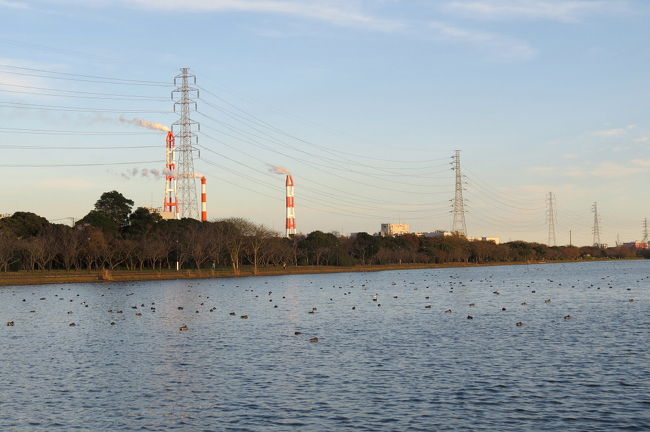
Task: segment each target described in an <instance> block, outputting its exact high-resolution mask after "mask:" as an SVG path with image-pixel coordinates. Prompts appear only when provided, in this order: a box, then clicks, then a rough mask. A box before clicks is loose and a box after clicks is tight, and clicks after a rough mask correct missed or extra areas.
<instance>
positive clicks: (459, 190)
mask: <svg viewBox="0 0 650 432" xmlns="http://www.w3.org/2000/svg"><path fill="white" fill-rule="evenodd" d="M452 159H453V162H452V170H454V171H456V193H455V195H454V202H453V214H454V221H453V224H452V228H451V231H452V232H454V233H456V234H459V235H462V236H467V226H466V225H465V200H464V199H463V174H462V173H461V170H460V150H456V152H455V153H454V156H452Z"/></svg>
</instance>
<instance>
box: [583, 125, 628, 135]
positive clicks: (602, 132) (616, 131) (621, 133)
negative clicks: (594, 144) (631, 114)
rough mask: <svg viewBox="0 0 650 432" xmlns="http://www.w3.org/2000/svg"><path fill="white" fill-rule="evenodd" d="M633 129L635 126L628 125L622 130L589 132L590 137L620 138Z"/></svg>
mask: <svg viewBox="0 0 650 432" xmlns="http://www.w3.org/2000/svg"><path fill="white" fill-rule="evenodd" d="M635 127H636V125H628V126H626V127H624V128H615V129H604V130H597V131H593V132H591V135H595V136H601V137H614V136H622V135H625V134H627V133H628V131H629V130H630V129H634V128H635Z"/></svg>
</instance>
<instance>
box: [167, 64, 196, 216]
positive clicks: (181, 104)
mask: <svg viewBox="0 0 650 432" xmlns="http://www.w3.org/2000/svg"><path fill="white" fill-rule="evenodd" d="M189 71H190V69H189V68H181V73H180V74H179V75H176V76H175V77H174V85H175V86H176V89H174V90H173V91H172V100H173V101H174V112H175V113H178V114H180V119H178V120H177V121H175V122H174V123H173V124H172V130H173V131H175V135H176V137H177V138H178V139H179V141H180V143H179V144H178V145H177V146H176V148H177V154H178V175H177V176H176V177H177V178H176V182H177V183H176V187H177V196H178V203H177V205H178V213H179V214H180V217H184V218H194V219H198V218H199V209H198V201H197V198H196V177H195V175H194V158H193V153H192V152H193V151H194V150H195V149H194V144H195V143H196V142H197V140H198V137H197V136H196V134H195V133H194V130H195V128H196V130H200V129H201V128H200V125H199V123H198V122H196V121H194V120H192V119H191V118H190V112H191V111H196V99H197V98H198V97H199V90H198V89H197V88H194V87H190V82H191V83H192V84H194V85H195V84H196V76H194V75H192V74H190V72H189Z"/></svg>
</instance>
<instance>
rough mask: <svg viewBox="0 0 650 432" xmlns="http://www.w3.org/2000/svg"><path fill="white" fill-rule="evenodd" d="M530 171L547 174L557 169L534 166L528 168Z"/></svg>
mask: <svg viewBox="0 0 650 432" xmlns="http://www.w3.org/2000/svg"><path fill="white" fill-rule="evenodd" d="M530 170H531V171H532V172H536V173H548V172H553V171H556V170H557V167H552V166H534V167H530Z"/></svg>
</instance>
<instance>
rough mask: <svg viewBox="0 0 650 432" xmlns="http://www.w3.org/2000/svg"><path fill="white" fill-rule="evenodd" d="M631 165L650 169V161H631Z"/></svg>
mask: <svg viewBox="0 0 650 432" xmlns="http://www.w3.org/2000/svg"><path fill="white" fill-rule="evenodd" d="M632 163H633V164H634V165H636V166H639V167H643V168H650V159H633V160H632Z"/></svg>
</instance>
